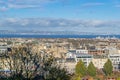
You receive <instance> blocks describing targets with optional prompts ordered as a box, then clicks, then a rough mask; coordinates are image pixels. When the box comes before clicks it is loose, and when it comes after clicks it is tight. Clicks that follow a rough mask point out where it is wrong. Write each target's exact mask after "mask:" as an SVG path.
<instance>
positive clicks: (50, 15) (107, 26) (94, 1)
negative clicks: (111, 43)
mask: <svg viewBox="0 0 120 80" xmlns="http://www.w3.org/2000/svg"><path fill="white" fill-rule="evenodd" d="M0 18H1V20H0V30H40V31H79V32H101V33H119V28H120V0H0Z"/></svg>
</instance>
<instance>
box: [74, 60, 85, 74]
mask: <svg viewBox="0 0 120 80" xmlns="http://www.w3.org/2000/svg"><path fill="white" fill-rule="evenodd" d="M75 72H76V74H78V75H81V76H85V75H86V74H87V68H86V66H85V65H84V63H83V62H82V60H80V61H79V62H78V63H77V65H76V68H75Z"/></svg>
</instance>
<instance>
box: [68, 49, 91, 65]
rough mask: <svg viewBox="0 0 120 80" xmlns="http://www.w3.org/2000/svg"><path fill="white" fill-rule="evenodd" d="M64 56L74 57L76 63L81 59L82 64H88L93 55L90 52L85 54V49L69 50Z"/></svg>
mask: <svg viewBox="0 0 120 80" xmlns="http://www.w3.org/2000/svg"><path fill="white" fill-rule="evenodd" d="M81 52H83V53H81ZM66 58H71V59H72V58H74V59H75V62H76V63H77V62H78V61H80V60H82V61H83V62H84V64H85V65H86V66H88V65H89V63H90V62H91V61H92V58H93V56H92V55H91V54H87V51H85V50H78V51H77V50H71V51H69V52H68V53H67V54H66Z"/></svg>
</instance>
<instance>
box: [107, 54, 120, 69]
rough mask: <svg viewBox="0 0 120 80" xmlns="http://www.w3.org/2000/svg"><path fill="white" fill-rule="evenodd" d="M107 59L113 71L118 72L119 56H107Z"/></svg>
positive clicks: (119, 67)
mask: <svg viewBox="0 0 120 80" xmlns="http://www.w3.org/2000/svg"><path fill="white" fill-rule="evenodd" d="M108 58H109V59H110V60H111V62H112V64H113V69H114V70H116V71H118V70H120V54H109V55H108Z"/></svg>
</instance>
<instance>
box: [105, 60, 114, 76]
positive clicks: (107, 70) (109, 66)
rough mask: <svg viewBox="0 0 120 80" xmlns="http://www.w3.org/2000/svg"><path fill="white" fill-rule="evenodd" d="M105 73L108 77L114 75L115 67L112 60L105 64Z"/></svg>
mask: <svg viewBox="0 0 120 80" xmlns="http://www.w3.org/2000/svg"><path fill="white" fill-rule="evenodd" d="M103 71H104V73H105V74H106V75H107V76H108V75H111V74H112V71H113V66H112V62H111V61H110V59H108V60H107V62H106V63H105V64H104V67H103Z"/></svg>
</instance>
